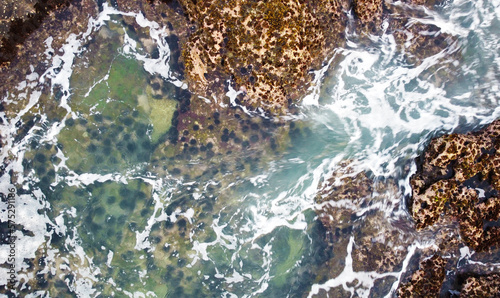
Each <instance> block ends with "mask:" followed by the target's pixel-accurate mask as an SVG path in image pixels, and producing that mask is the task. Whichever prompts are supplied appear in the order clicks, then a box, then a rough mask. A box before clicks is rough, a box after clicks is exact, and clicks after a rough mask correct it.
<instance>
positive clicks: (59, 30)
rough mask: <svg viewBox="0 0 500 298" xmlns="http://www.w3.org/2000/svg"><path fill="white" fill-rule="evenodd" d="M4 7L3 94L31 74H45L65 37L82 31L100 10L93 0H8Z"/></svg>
mask: <svg viewBox="0 0 500 298" xmlns="http://www.w3.org/2000/svg"><path fill="white" fill-rule="evenodd" d="M1 9H2V10H3V12H2V15H1V22H0V39H1V44H0V69H1V70H2V71H1V72H0V79H1V80H2V82H4V84H2V86H0V95H2V96H4V95H5V94H6V92H7V91H11V92H12V91H13V90H11V89H13V88H11V86H13V85H15V84H17V82H19V81H21V80H23V79H25V77H26V76H27V75H29V74H30V73H32V72H34V71H35V72H39V73H43V72H44V71H45V70H46V68H47V66H48V61H50V60H51V58H52V57H53V56H54V55H56V54H57V53H56V51H58V50H59V49H60V48H61V46H62V45H63V44H64V43H65V42H66V39H67V38H68V37H69V36H70V35H71V34H79V33H80V32H82V31H83V29H84V28H85V27H86V26H87V23H88V20H89V18H90V17H95V16H96V15H97V13H98V11H99V8H98V3H97V1H91V0H74V1H72V0H26V1H6V2H5V6H4V7H2V8H1ZM44 52H45V53H46V54H44Z"/></svg>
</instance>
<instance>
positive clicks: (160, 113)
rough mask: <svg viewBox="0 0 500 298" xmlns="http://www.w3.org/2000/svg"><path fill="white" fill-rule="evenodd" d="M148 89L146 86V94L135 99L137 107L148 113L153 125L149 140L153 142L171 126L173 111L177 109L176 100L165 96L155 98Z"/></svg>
mask: <svg viewBox="0 0 500 298" xmlns="http://www.w3.org/2000/svg"><path fill="white" fill-rule="evenodd" d="M150 89H151V88H150V87H149V86H148V88H147V89H146V90H147V94H141V95H139V96H138V97H137V101H138V103H139V107H140V108H141V109H142V110H143V111H144V112H146V113H147V114H148V115H149V120H150V122H151V124H152V125H153V131H152V133H151V142H152V143H153V144H155V143H156V142H158V140H159V138H160V137H161V136H162V135H164V134H165V133H167V132H168V131H169V129H170V127H172V119H173V117H174V112H175V111H176V110H177V101H175V100H173V99H168V98H165V97H162V98H160V99H156V98H154V97H153V95H152V94H151V93H152V92H151V90H150Z"/></svg>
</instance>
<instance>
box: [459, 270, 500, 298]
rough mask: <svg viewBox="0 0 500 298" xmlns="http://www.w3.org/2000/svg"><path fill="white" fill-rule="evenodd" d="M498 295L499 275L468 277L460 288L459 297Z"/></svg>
mask: <svg viewBox="0 0 500 298" xmlns="http://www.w3.org/2000/svg"><path fill="white" fill-rule="evenodd" d="M499 295H500V274H498V273H493V274H488V275H483V276H469V277H468V278H467V279H466V280H465V282H464V283H463V286H462V291H461V292H460V297H498V296H499Z"/></svg>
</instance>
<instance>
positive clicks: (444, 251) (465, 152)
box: [398, 120, 500, 297]
mask: <svg viewBox="0 0 500 298" xmlns="http://www.w3.org/2000/svg"><path fill="white" fill-rule="evenodd" d="M499 135H500V121H499V120H496V121H494V122H493V123H491V124H490V125H488V126H487V127H486V128H484V129H482V130H479V131H477V132H470V133H467V134H450V135H445V136H442V137H439V138H436V139H433V140H432V141H431V142H430V144H429V146H428V148H427V150H426V152H425V153H424V155H423V156H422V158H421V160H420V161H419V169H418V170H417V173H416V174H415V175H413V176H412V177H411V180H410V181H411V185H412V191H413V195H412V198H411V200H410V205H409V206H410V208H411V214H412V217H413V218H414V220H415V224H416V229H417V230H418V231H421V232H422V233H429V232H430V233H432V234H433V235H434V239H435V244H436V245H437V248H436V249H432V250H427V251H426V252H424V254H423V255H426V254H427V255H429V254H431V255H432V257H430V258H429V259H426V260H423V261H421V263H420V269H419V270H418V271H417V272H415V273H414V274H413V275H412V276H411V277H410V278H408V279H407V280H405V282H404V283H403V285H402V286H401V287H400V289H399V292H398V293H399V295H400V296H402V297H413V296H412V295H414V293H420V294H419V295H424V296H427V295H436V293H441V295H450V293H455V294H456V293H459V295H460V297H498V295H499V293H500V286H499V284H498V282H497V280H498V272H497V271H496V270H495V269H493V270H489V269H487V268H495V266H492V267H489V266H490V265H489V264H491V263H495V262H498V253H499V245H500V238H499V228H498V220H499V219H500V208H499V206H500V199H499V197H498V191H499V187H498V169H499V165H500V164H499V161H498V159H499V157H500V155H499V153H498V152H499V151H498V150H499V149H500V148H499V144H500V143H499ZM469 249H471V250H473V251H474V253H475V256H476V260H472V261H467V262H465V264H464V262H461V260H462V259H463V258H464V256H466V255H468V254H470V252H469ZM443 260H446V262H445V263H443ZM443 270H444V271H445V272H446V276H445V277H444V278H443V276H442V274H439V278H438V276H435V274H437V273H436V272H441V271H443ZM426 272H427V273H426ZM432 272H434V273H432ZM429 274H430V275H429ZM455 294H453V295H455ZM456 295H458V294H456ZM471 295H472V296H471Z"/></svg>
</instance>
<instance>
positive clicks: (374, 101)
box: [0, 1, 500, 297]
mask: <svg viewBox="0 0 500 298" xmlns="http://www.w3.org/2000/svg"><path fill="white" fill-rule="evenodd" d="M121 15H123V13H120V12H118V11H114V10H113V9H111V8H108V9H106V10H105V11H104V12H103V13H101V14H100V17H99V19H98V20H93V21H91V22H90V24H89V27H88V30H87V31H86V32H82V34H81V35H80V36H74V37H73V38H71V39H70V40H68V43H67V45H66V46H65V48H64V52H62V53H59V55H56V56H55V57H54V58H50V59H49V56H47V57H48V63H49V64H50V65H53V67H52V68H51V69H49V70H48V71H47V72H46V73H45V74H36V73H33V74H32V75H31V76H29V77H28V78H27V80H26V81H25V82H21V83H20V84H19V86H18V90H19V94H11V95H8V96H7V97H6V98H4V102H7V103H8V102H11V104H10V105H9V107H10V109H11V110H9V109H7V111H4V112H1V116H2V119H3V124H2V129H1V131H2V139H3V140H4V142H6V144H5V146H4V147H3V148H2V152H1V153H2V158H3V159H4V160H5V159H6V158H7V159H8V160H10V162H9V163H8V164H7V166H6V170H5V171H3V172H2V176H1V180H0V188H1V189H2V190H4V191H3V192H6V191H7V190H8V189H9V188H11V187H13V186H14V187H16V188H17V189H18V190H17V191H18V195H17V197H16V211H17V212H18V216H17V217H16V221H17V223H18V224H21V225H22V226H23V227H24V229H23V230H19V231H17V232H16V236H17V240H16V249H17V251H16V263H15V265H16V268H18V270H19V271H18V277H19V280H20V284H21V285H23V286H24V287H25V288H26V289H27V290H26V291H27V292H29V293H32V295H33V296H36V295H43V294H42V293H44V292H45V291H49V292H50V294H51V296H56V295H57V294H64V293H67V292H68V291H69V292H71V293H73V294H76V295H80V296H87V295H98V294H101V295H105V296H106V295H112V294H114V295H119V296H121V295H128V296H137V297H141V296H142V295H145V296H155V295H156V296H160V297H162V296H164V297H165V296H166V297H174V296H183V295H184V296H207V295H209V296H216V297H218V296H226V297H228V296H238V297H245V296H246V297H250V296H262V297H272V296H291V297H298V296H307V295H313V294H314V293H316V292H318V291H319V289H320V288H324V289H328V288H329V287H333V286H336V285H344V288H345V289H346V290H348V292H351V293H355V294H356V295H358V296H362V297H368V296H369V295H370V294H369V293H370V290H371V291H372V294H371V295H375V296H377V295H386V294H389V295H390V293H391V289H392V291H393V290H394V289H395V288H396V287H397V281H398V279H399V278H400V276H401V274H402V273H403V271H404V269H405V268H406V267H405V266H403V268H402V269H399V270H398V271H397V272H386V273H385V274H386V275H387V276H392V279H391V280H390V282H389V285H388V286H384V287H382V286H381V285H380V283H377V280H381V279H383V278H385V277H386V276H384V275H383V274H379V273H374V272H356V271H355V270H353V268H352V267H350V266H349V264H350V261H349V260H350V259H349V258H350V253H351V252H352V248H353V245H355V243H356V241H357V239H356V238H355V237H354V236H353V235H354V233H346V234H345V235H343V236H342V237H344V238H345V241H339V243H343V245H339V246H338V247H335V248H334V250H333V254H338V255H341V256H344V255H345V261H344V262H343V264H338V266H340V267H341V268H337V269H336V270H338V272H339V275H338V277H337V278H333V279H327V280H325V279H324V278H321V277H320V276H319V275H318V270H319V269H318V268H320V265H322V264H323V263H324V262H325V261H327V260H328V259H329V258H330V257H331V255H329V253H328V252H327V251H328V249H326V247H325V244H324V243H323V237H324V233H325V231H324V230H323V229H322V228H321V226H320V224H319V223H318V221H317V220H316V214H315V209H316V208H319V206H317V205H315V203H314V202H315V201H314V198H315V196H316V195H317V193H318V185H320V183H322V182H323V181H324V180H326V179H328V178H329V177H330V175H331V173H332V172H333V171H334V170H336V169H338V168H339V167H340V165H341V162H342V161H343V160H354V161H353V169H354V170H355V171H361V170H366V171H369V173H370V175H371V176H373V177H375V178H394V179H395V180H396V181H397V184H398V185H399V191H396V192H394V193H392V194H390V195H387V196H384V197H383V200H382V201H380V202H377V203H376V204H375V203H374V204H370V205H369V207H364V209H363V208H359V209H357V210H356V212H357V214H359V215H361V214H363V213H364V212H366V211H367V210H368V209H370V210H380V211H382V213H383V214H385V216H386V217H387V218H388V220H390V221H398V220H399V221H401V220H402V221H407V222H408V221H409V219H408V216H407V213H406V211H405V206H404V196H405V195H408V192H409V187H408V182H407V180H408V177H409V175H410V174H411V173H412V171H413V169H414V166H413V159H414V158H415V157H416V156H418V154H419V153H420V152H421V151H422V149H423V148H424V146H425V144H426V143H427V142H428V141H429V140H430V138H431V137H433V136H436V135H439V134H442V133H447V132H451V131H454V130H455V129H457V128H458V129H459V130H462V131H465V130H470V129H474V128H477V127H479V126H481V125H483V124H486V123H488V122H491V121H492V120H493V119H496V118H498V117H499V116H500V109H499V102H498V100H499V98H500V97H499V90H500V89H499V87H500V86H499V84H500V80H499V74H500V72H499V67H500V58H499V54H500V47H499V40H500V38H499V37H500V36H499V35H500V26H499V24H500V23H499V21H500V3H498V1H496V2H494V1H492V2H481V1H479V2H467V1H455V2H447V3H445V4H444V5H442V6H441V7H439V9H438V10H437V11H436V12H428V14H427V17H426V18H425V19H423V20H420V21H422V22H427V23H431V24H435V25H437V26H439V27H441V28H442V29H443V30H444V31H445V32H447V33H449V34H451V35H453V36H454V37H456V39H457V43H456V44H455V47H453V48H450V49H447V51H444V52H442V53H440V54H437V55H436V56H432V57H428V58H427V59H426V60H425V61H423V62H422V63H421V64H420V65H419V66H414V65H411V64H408V63H407V62H405V60H404V58H403V56H402V55H401V53H398V52H397V51H395V45H394V41H393V39H392V38H391V36H389V35H383V36H381V37H379V38H377V39H376V40H375V41H374V43H373V44H372V45H371V46H370V47H368V48H367V47H365V46H363V47H362V46H361V45H359V44H357V43H356V41H355V37H353V38H352V39H353V41H352V42H350V43H348V46H347V47H346V48H344V49H339V50H338V51H337V52H336V53H332V55H334V56H335V57H336V58H339V59H340V61H341V62H340V64H339V65H338V66H337V67H336V70H335V71H334V73H335V75H334V76H331V77H329V76H326V75H325V73H326V68H325V69H324V70H320V71H318V72H317V82H318V84H317V86H318V87H317V89H315V90H311V94H310V95H309V96H308V97H307V98H306V99H305V100H304V104H303V106H302V108H301V115H300V116H297V117H295V118H294V119H291V120H290V121H294V122H295V123H297V125H298V126H303V127H307V129H304V130H303V131H302V133H300V134H296V135H293V136H291V140H290V146H289V147H288V148H287V150H286V152H285V153H284V155H283V156H279V157H274V156H272V155H270V156H269V157H268V158H267V159H264V162H260V163H257V162H256V163H255V167H256V169H254V170H253V171H252V173H251V174H250V175H241V176H239V175H238V174H232V175H220V174H214V175H213V177H212V178H206V179H204V180H192V179H190V178H188V177H184V178H176V176H175V175H170V174H169V173H168V172H166V171H164V170H162V162H161V159H159V160H158V157H159V156H160V157H161V154H162V153H161V152H158V151H157V149H155V148H157V147H156V144H157V141H158V138H160V137H159V136H160V135H162V134H163V133H165V132H166V131H168V129H169V127H168V123H169V121H168V117H162V116H163V115H169V114H171V113H172V111H173V110H174V109H175V106H176V102H175V101H167V100H165V101H162V104H161V105H158V102H155V101H153V100H151V98H150V93H148V92H151V90H149V91H148V83H147V78H148V76H149V75H151V74H156V75H160V76H162V77H163V78H164V79H165V80H166V81H167V82H168V83H165V84H166V85H168V87H167V88H166V89H167V90H168V92H167V93H168V96H169V97H171V98H176V97H178V96H181V95H179V94H182V92H183V90H185V88H186V86H185V85H184V84H183V83H182V82H181V81H180V80H179V79H178V78H177V77H176V76H175V72H171V69H170V68H169V66H168V65H169V64H168V59H169V56H170V54H171V53H170V49H169V47H168V45H167V44H166V43H165V42H164V40H163V39H162V34H164V33H162V32H163V31H162V30H161V28H159V27H158V26H157V25H155V24H154V23H151V22H149V21H147V20H145V19H144V18H143V17H142V16H141V15H135V14H128V15H129V16H132V17H135V18H136V21H137V23H138V24H139V25H141V26H142V27H145V28H149V32H150V35H151V38H152V39H153V40H154V41H156V44H154V46H156V47H157V56H158V58H152V57H151V56H149V55H148V54H146V53H147V51H146V50H145V49H143V48H141V44H139V43H138V42H139V38H140V36H139V35H135V34H134V33H133V32H130V31H129V30H128V29H127V28H126V27H125V26H123V24H122V23H121ZM47 44H48V45H50V41H48V42H47ZM455 50H458V51H460V52H461V53H462V56H463V58H462V60H461V61H460V62H458V64H457V63H455V65H454V66H455V67H457V68H458V71H453V72H452V71H450V74H449V77H442V74H438V73H436V69H439V68H440V67H441V66H442V67H449V65H450V64H449V61H448V62H447V61H443V60H446V59H445V58H446V57H448V55H449V54H450V52H453V51H455ZM452 64H453V63H452ZM172 71H174V70H172ZM44 86H45V87H47V86H48V87H50V88H43V87H44ZM23 93H25V94H24V97H23ZM23 98H24V99H23ZM15 102H18V104H15ZM155 111H162V113H161V115H157V114H155V113H156V112H155ZM164 118H166V119H164ZM29 119H35V120H33V121H32V125H31V126H30V125H26V124H23V125H21V126H19V125H17V126H16V123H18V122H19V121H20V120H21V122H23V123H27V122H29ZM18 126H19V127H18ZM24 127H26V129H24ZM242 157H245V154H243V153H242ZM234 161H235V157H234V156H231V155H230V156H228V157H227V161H226V162H228V163H231V162H234ZM191 163H192V165H191V167H194V168H196V166H197V165H196V164H195V163H194V162H191ZM20 186H22V187H20ZM2 204H4V205H5V206H2V208H3V209H6V203H5V202H2ZM353 208H354V207H353ZM6 216H7V213H2V220H3V221H5V219H6ZM356 220H357V222H358V223H357V225H359V226H363V224H364V222H363V217H362V216H360V217H359V218H357V219H356ZM366 224H368V223H366ZM426 245H431V244H429V243H428V242H426V241H425V240H424V239H419V238H418V236H417V237H416V239H415V240H414V242H411V243H408V246H409V247H410V248H409V249H408V256H407V259H409V258H410V257H411V255H412V253H413V252H414V251H415V249H416V247H419V246H420V247H422V246H426ZM1 250H2V254H1V256H2V258H6V257H5V256H7V255H8V251H9V247H8V245H5V244H4V245H2V246H1ZM23 258H27V259H33V258H36V262H35V264H30V263H29V262H27V261H25V260H24V259H23ZM342 258H344V257H342ZM407 259H406V260H407ZM2 261H3V262H6V260H2ZM342 266H344V267H342ZM494 266H496V265H494ZM33 267H35V268H37V269H35V270H33ZM1 270H4V271H5V272H3V273H2V274H0V276H1V278H2V280H1V282H2V283H3V284H6V283H7V280H6V276H8V275H7V273H6V269H5V268H2V269H1ZM30 272H39V274H40V275H41V276H42V275H43V276H44V277H43V278H42V277H38V279H37V276H36V275H35V276H33V273H30ZM50 276H51V278H49V277H50ZM28 280H31V281H30V282H28ZM33 280H34V282H33ZM356 280H357V281H358V283H356V282H354V281H356ZM382 288H383V289H382ZM38 291H39V292H38ZM37 293H38V294H37ZM374 293H378V294H374Z"/></svg>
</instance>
